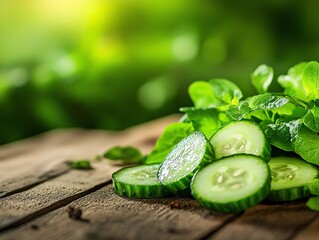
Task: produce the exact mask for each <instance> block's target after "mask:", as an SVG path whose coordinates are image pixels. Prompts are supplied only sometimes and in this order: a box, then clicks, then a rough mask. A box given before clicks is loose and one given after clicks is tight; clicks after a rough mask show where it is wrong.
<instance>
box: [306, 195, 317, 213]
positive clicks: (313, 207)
mask: <svg viewBox="0 0 319 240" xmlns="http://www.w3.org/2000/svg"><path fill="white" fill-rule="evenodd" d="M306 205H307V207H308V208H310V209H311V210H314V211H319V197H311V198H309V200H308V201H307V203H306Z"/></svg>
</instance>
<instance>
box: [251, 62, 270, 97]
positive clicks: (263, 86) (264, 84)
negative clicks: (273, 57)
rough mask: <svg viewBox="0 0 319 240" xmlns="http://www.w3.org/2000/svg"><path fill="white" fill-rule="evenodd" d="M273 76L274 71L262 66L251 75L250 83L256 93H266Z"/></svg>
mask: <svg viewBox="0 0 319 240" xmlns="http://www.w3.org/2000/svg"><path fill="white" fill-rule="evenodd" d="M273 76H274V71H273V69H272V68H271V67H269V66H267V65H265V64H263V65H260V66H259V67H257V69H256V70H255V71H254V72H253V74H251V76H250V78H251V82H252V84H253V85H254V87H255V88H256V89H257V91H258V93H260V94H262V93H266V92H267V91H268V87H269V86H270V84H271V82H272V79H273Z"/></svg>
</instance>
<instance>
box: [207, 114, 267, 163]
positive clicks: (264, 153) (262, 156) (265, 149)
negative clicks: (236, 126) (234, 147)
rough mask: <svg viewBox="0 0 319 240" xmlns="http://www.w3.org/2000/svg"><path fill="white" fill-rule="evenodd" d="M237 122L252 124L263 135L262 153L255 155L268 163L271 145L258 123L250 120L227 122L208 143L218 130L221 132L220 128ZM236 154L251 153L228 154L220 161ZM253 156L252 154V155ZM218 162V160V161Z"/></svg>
mask: <svg viewBox="0 0 319 240" xmlns="http://www.w3.org/2000/svg"><path fill="white" fill-rule="evenodd" d="M238 122H247V123H251V124H254V125H255V126H257V127H258V128H259V129H260V131H261V132H262V133H263V141H264V148H263V150H262V152H261V153H260V155H255V156H257V157H260V158H262V159H263V160H264V161H265V162H269V161H270V159H271V144H270V141H269V140H268V138H267V136H266V134H265V132H264V130H263V129H262V128H261V127H260V126H259V124H258V123H256V122H253V121H250V120H246V119H245V120H240V121H233V122H229V123H228V124H227V125H224V126H222V127H220V128H219V129H218V130H217V131H216V132H215V133H214V134H213V135H212V136H211V137H210V139H209V142H210V141H211V139H212V138H213V137H214V135H215V134H217V132H218V131H219V130H221V129H222V128H224V127H226V126H228V125H229V124H233V123H238ZM238 154H251V153H234V154H230V155H227V156H226V155H225V156H222V157H221V158H220V159H222V158H225V157H230V156H234V155H238ZM252 155H254V154H252ZM218 160H219V159H218Z"/></svg>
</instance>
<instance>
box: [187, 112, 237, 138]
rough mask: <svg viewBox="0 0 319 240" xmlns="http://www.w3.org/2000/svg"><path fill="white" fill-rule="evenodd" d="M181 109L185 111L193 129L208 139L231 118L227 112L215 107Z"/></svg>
mask: <svg viewBox="0 0 319 240" xmlns="http://www.w3.org/2000/svg"><path fill="white" fill-rule="evenodd" d="M181 111H183V112H186V113H187V116H188V118H189V120H190V121H191V123H192V124H193V127H194V129H195V130H196V131H200V132H202V133H204V134H205V136H206V137H207V138H208V139H209V138H210V137H211V136H212V135H213V134H214V133H215V132H216V130H217V129H218V128H220V127H222V126H223V125H225V124H226V123H227V122H229V121H230V120H231V119H230V118H229V117H228V116H227V114H225V113H224V112H222V111H219V110H218V109H216V108H206V109H202V108H182V109H181Z"/></svg>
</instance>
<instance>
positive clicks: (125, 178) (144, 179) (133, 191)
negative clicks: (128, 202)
mask: <svg viewBox="0 0 319 240" xmlns="http://www.w3.org/2000/svg"><path fill="white" fill-rule="evenodd" d="M159 166H160V164H152V165H139V166H134V167H126V168H123V169H121V170H119V171H117V172H115V173H113V175H112V182H113V188H114V191H115V193H116V194H117V195H119V196H124V197H129V198H158V197H163V196H167V195H169V191H168V190H167V189H166V188H165V187H164V186H162V185H161V184H160V183H159V182H158V180H157V171H158V168H159Z"/></svg>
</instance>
